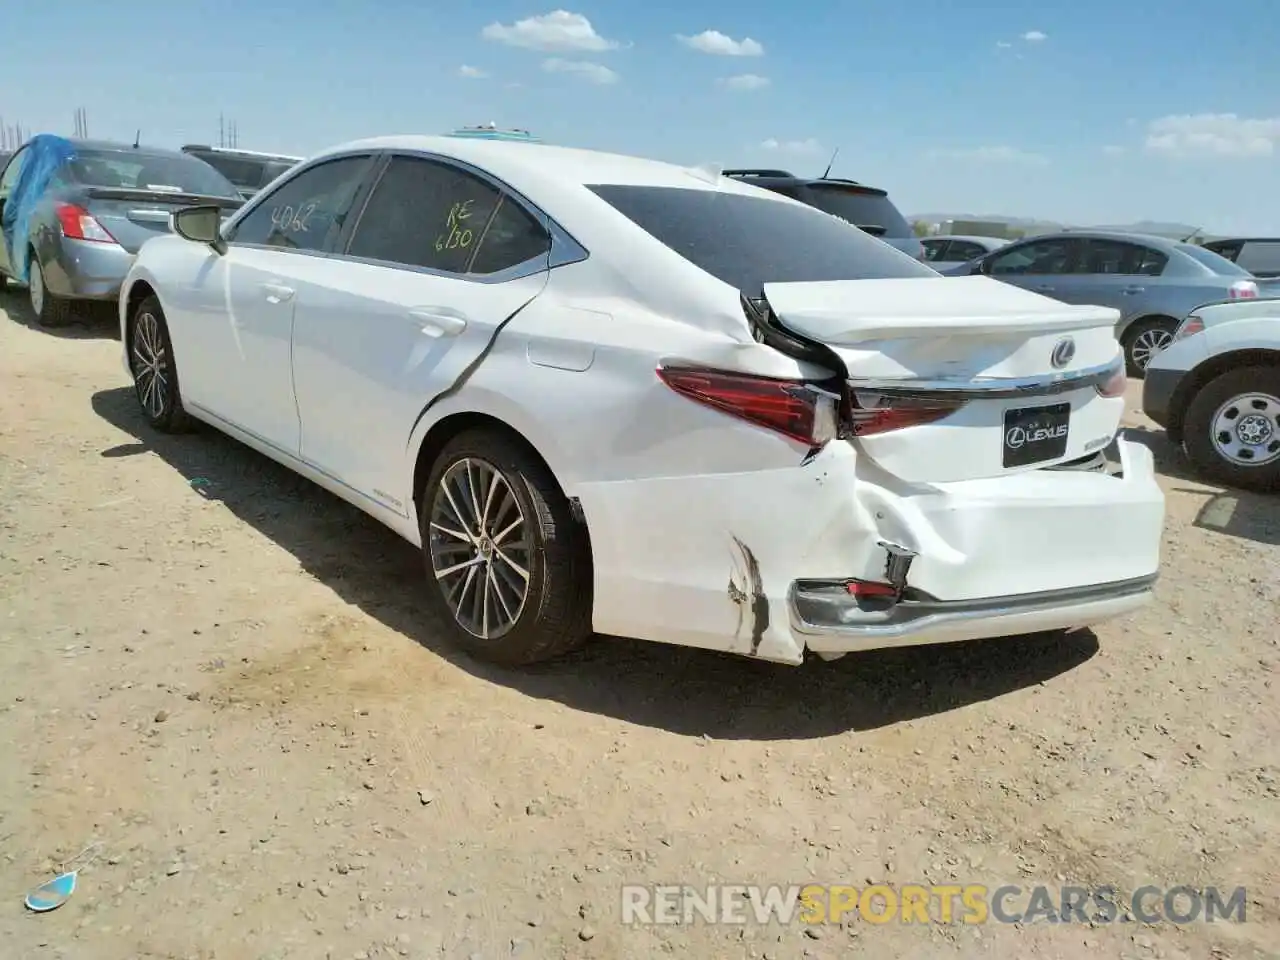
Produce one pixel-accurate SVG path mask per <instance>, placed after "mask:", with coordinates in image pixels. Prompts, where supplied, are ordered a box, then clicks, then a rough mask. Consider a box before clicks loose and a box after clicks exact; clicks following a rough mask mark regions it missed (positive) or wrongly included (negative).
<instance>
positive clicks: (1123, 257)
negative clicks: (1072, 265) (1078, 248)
mask: <svg viewBox="0 0 1280 960" xmlns="http://www.w3.org/2000/svg"><path fill="white" fill-rule="evenodd" d="M1168 262H1169V258H1168V257H1167V256H1165V255H1164V254H1163V253H1161V252H1160V251H1159V250H1154V249H1152V248H1151V247H1145V246H1142V245H1140V244H1136V243H1122V242H1120V241H1118V240H1089V241H1087V242H1086V244H1085V253H1084V257H1083V258H1082V259H1081V260H1080V261H1079V262H1078V263H1077V264H1076V269H1075V271H1074V272H1075V273H1087V274H1104V275H1105V274H1120V275H1123V276H1143V277H1158V276H1160V274H1161V273H1163V272H1164V267H1165V264H1167V263H1168Z"/></svg>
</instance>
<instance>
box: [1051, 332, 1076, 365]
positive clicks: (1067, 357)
mask: <svg viewBox="0 0 1280 960" xmlns="http://www.w3.org/2000/svg"><path fill="white" fill-rule="evenodd" d="M1075 355H1076V342H1075V341H1074V340H1072V339H1071V338H1070V337H1064V338H1063V339H1061V340H1059V341H1058V342H1057V344H1055V345H1054V348H1053V353H1051V354H1049V362H1050V363H1052V364H1053V368H1054V369H1055V370H1061V369H1062V368H1063V367H1065V366H1066V365H1067V364H1068V363H1070V362H1071V359H1072V358H1073V357H1074V356H1075Z"/></svg>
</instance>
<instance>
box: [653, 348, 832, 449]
mask: <svg viewBox="0 0 1280 960" xmlns="http://www.w3.org/2000/svg"><path fill="white" fill-rule="evenodd" d="M658 377H659V379H661V380H662V382H663V383H665V384H666V385H667V386H669V387H670V388H671V389H672V390H674V391H675V392H676V393H679V394H681V395H682V396H685V397H688V398H689V399H690V400H696V401H697V402H698V403H702V404H706V405H707V406H708V407H714V408H715V409H716V410H719V411H720V412H721V413H727V414H729V415H730V416H733V417H737V418H738V419H740V420H746V421H747V422H749V423H754V424H755V425H756V426H760V427H765V428H767V429H769V430H775V431H777V432H778V433H780V434H782V435H783V436H786V437H790V438H791V439H792V440H797V441H799V442H800V443H803V444H806V445H808V446H810V447H820V446H822V445H823V444H825V443H827V442H828V441H830V440H834V439H835V437H836V434H837V427H838V424H837V420H836V412H837V404H838V401H839V398H838V397H837V396H836V395H835V394H832V393H829V392H828V391H826V390H823V389H821V388H820V387H818V386H816V385H815V384H812V383H809V382H807V381H804V380H780V379H776V378H774V377H757V376H752V375H750V374H744V373H728V372H726V371H723V370H707V369H704V368H701V367H659V368H658Z"/></svg>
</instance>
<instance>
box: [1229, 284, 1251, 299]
mask: <svg viewBox="0 0 1280 960" xmlns="http://www.w3.org/2000/svg"><path fill="white" fill-rule="evenodd" d="M1257 296H1258V285H1257V284H1256V283H1254V282H1253V281H1252V280H1237V281H1236V282H1235V283H1233V284H1232V285H1231V286H1230V287H1229V288H1228V289H1227V299H1228V300H1253V299H1256V298H1257Z"/></svg>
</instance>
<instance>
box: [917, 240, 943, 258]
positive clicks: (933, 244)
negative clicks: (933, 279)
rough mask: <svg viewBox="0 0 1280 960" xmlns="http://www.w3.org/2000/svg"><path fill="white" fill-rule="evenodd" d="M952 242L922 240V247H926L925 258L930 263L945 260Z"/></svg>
mask: <svg viewBox="0 0 1280 960" xmlns="http://www.w3.org/2000/svg"><path fill="white" fill-rule="evenodd" d="M950 242H951V241H949V240H921V241H920V246H922V247H924V258H925V259H926V260H928V261H929V262H930V263H935V262H938V261H941V260H944V259H945V258H946V256H947V249H948V244H949V243H950Z"/></svg>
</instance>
